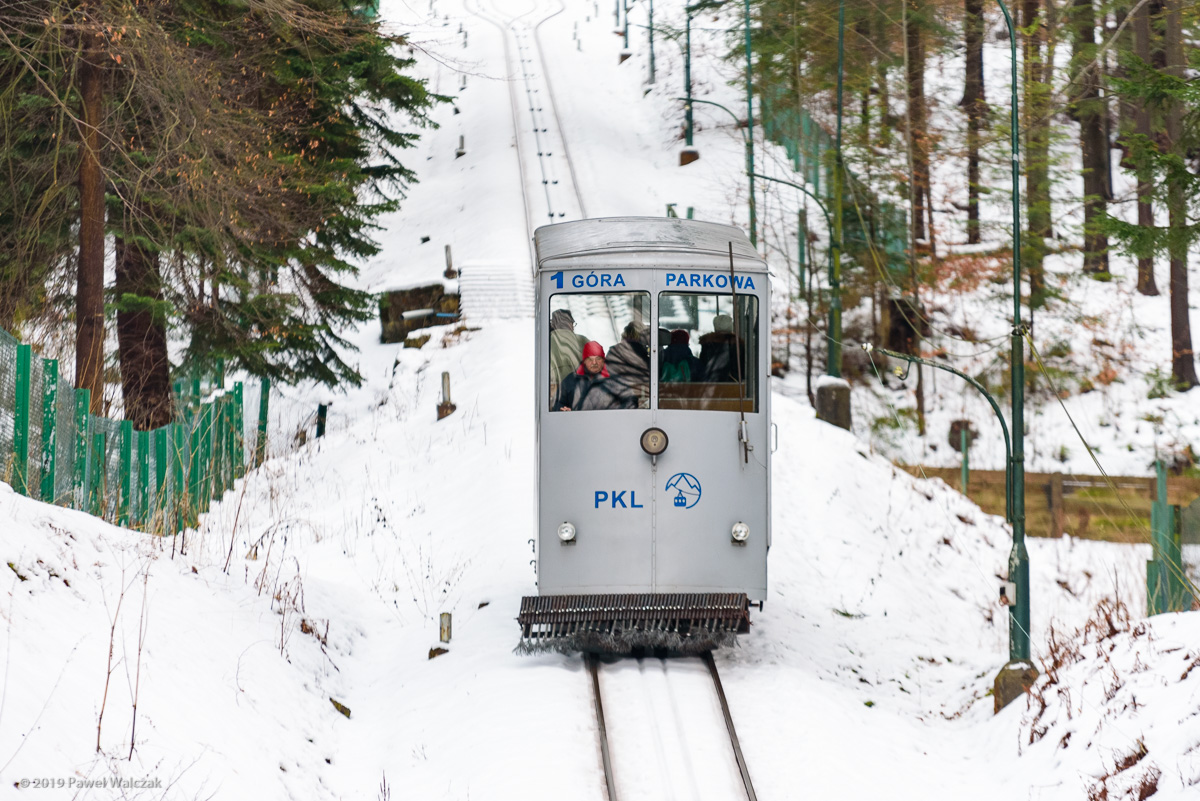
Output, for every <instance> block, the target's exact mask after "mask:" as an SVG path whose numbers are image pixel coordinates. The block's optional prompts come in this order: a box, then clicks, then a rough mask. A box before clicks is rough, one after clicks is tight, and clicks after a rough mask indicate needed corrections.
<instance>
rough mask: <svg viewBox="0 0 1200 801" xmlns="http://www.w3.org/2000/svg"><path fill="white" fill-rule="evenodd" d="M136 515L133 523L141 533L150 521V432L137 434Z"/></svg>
mask: <svg viewBox="0 0 1200 801" xmlns="http://www.w3.org/2000/svg"><path fill="white" fill-rule="evenodd" d="M137 464H138V480H137V514H136V515H135V516H134V523H135V524H136V525H137V526H138V527H139V528H141V529H142V530H143V531H145V530H146V524H147V523H148V522H149V521H150V432H149V431H139V432H137Z"/></svg>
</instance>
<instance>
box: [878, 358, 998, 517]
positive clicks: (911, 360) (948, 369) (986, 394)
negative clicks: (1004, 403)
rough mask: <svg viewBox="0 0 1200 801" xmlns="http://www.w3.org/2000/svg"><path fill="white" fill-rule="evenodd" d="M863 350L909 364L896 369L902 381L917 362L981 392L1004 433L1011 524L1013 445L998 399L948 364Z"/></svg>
mask: <svg viewBox="0 0 1200 801" xmlns="http://www.w3.org/2000/svg"><path fill="white" fill-rule="evenodd" d="M862 349H863V350H865V351H866V352H867V355H868V356H870V354H871V352H872V351H874V352H877V353H882V354H883V355H884V356H891V357H892V358H893V359H901V360H903V361H906V362H908V364H907V365H906V366H905V367H904V370H903V372H901V369H900V368H899V367H897V368H896V375H897V376H899V377H900V380H901V381H903V380H904V379H906V378H908V370H909V368H910V367H912V365H913V363H914V362H915V363H917V364H924V365H927V366H929V367H935V368H937V369H938V370H945V371H946V372H947V373H954V374H955V375H956V376H958V377H959V378H961V379H962V380H964V381H966V382H967V383H968V384H970V385H971V386H973V387H975V389H977V390H979V393H980V394H981V395H983V397H984V398H986V399H987V402H988V403H989V404H991V406H992V411H993V412H995V413H996V419H997V420H999V421H1000V430H1001V431H1003V432H1004V456H1005V459H1004V479H1005V480H1004V486H1005V492H1004V519H1005V520H1007V521H1008V522H1010V523H1011V522H1012V443H1011V442H1010V441H1009V438H1008V424H1007V423H1005V422H1004V415H1003V414H1001V413H1000V406H999V404H997V403H996V399H995V398H993V397H992V395H991V393H990V392H988V391H987V390H986V389H984V387H983V385H982V384H980V383H979V382H978V381H976V380H975V379H974V378H971V376H969V375H967V374H966V373H964V372H962V371H961V370H956V369H954V368H953V367H951V366H950V365H948V364H941V363H940V362H935V361H932V360H930V359H923V358H921V357H920V356H911V355H909V354H907V353H897V352H896V351H893V350H887V349H886V348H877V347H875V346H874V345H872V344H871V343H870V342H864V343H863V346H862Z"/></svg>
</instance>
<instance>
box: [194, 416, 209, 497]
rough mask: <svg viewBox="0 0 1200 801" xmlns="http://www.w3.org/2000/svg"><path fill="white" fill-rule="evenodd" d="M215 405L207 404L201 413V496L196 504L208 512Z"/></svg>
mask: <svg viewBox="0 0 1200 801" xmlns="http://www.w3.org/2000/svg"><path fill="white" fill-rule="evenodd" d="M212 445H213V404H211V403H206V404H204V407H203V408H202V409H201V411H200V449H201V450H200V496H199V497H198V498H197V501H198V503H197V504H196V505H197V507H198V510H199V511H200V512H207V511H208V507H209V504H210V503H211V501H212V494H213V487H212V458H213V449H212Z"/></svg>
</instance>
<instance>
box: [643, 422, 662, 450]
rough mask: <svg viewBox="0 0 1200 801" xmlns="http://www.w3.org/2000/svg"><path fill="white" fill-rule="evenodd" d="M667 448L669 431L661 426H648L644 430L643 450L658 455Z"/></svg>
mask: <svg viewBox="0 0 1200 801" xmlns="http://www.w3.org/2000/svg"><path fill="white" fill-rule="evenodd" d="M666 449H667V432H666V431H663V430H662V429H661V428H647V429H646V430H645V431H643V432H642V450H644V451H645V452H646V453H648V454H650V455H651V456H658V455H659V454H660V453H662V452H663V451H665V450H666Z"/></svg>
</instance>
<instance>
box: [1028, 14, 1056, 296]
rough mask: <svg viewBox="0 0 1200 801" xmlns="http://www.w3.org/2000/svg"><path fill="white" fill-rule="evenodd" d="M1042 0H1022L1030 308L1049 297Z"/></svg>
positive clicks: (1047, 163)
mask: <svg viewBox="0 0 1200 801" xmlns="http://www.w3.org/2000/svg"><path fill="white" fill-rule="evenodd" d="M1040 8H1041V3H1040V0H1022V4H1021V27H1023V28H1025V29H1026V30H1027V31H1028V33H1027V34H1026V35H1025V58H1024V60H1023V65H1022V66H1023V70H1024V76H1023V77H1024V84H1025V98H1024V103H1022V105H1023V106H1024V108H1025V129H1026V141H1025V152H1026V154H1027V155H1026V159H1025V165H1026V166H1025V198H1026V209H1027V211H1026V214H1027V215H1028V216H1027V221H1028V233H1027V236H1026V238H1025V241H1026V252H1025V253H1024V254H1022V257H1023V258H1024V260H1025V264H1026V265H1027V269H1028V270H1029V308H1030V311H1031V312H1032V311H1033V310H1034V309H1036V308H1039V307H1041V306H1042V305H1043V304H1044V303H1045V299H1046V273H1045V268H1044V266H1043V263H1044V260H1045V255H1046V238H1047V237H1048V236H1049V235H1050V164H1049V159H1050V137H1049V130H1048V127H1049V126H1048V122H1049V119H1048V113H1049V109H1048V106H1049V103H1048V100H1049V91H1048V87H1047V86H1046V84H1045V83H1044V82H1043V79H1042V74H1043V71H1044V64H1043V59H1044V54H1043V50H1042V47H1043V44H1044V43H1045V40H1046V27H1045V24H1044V22H1043V21H1042V19H1041V16H1040Z"/></svg>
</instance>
